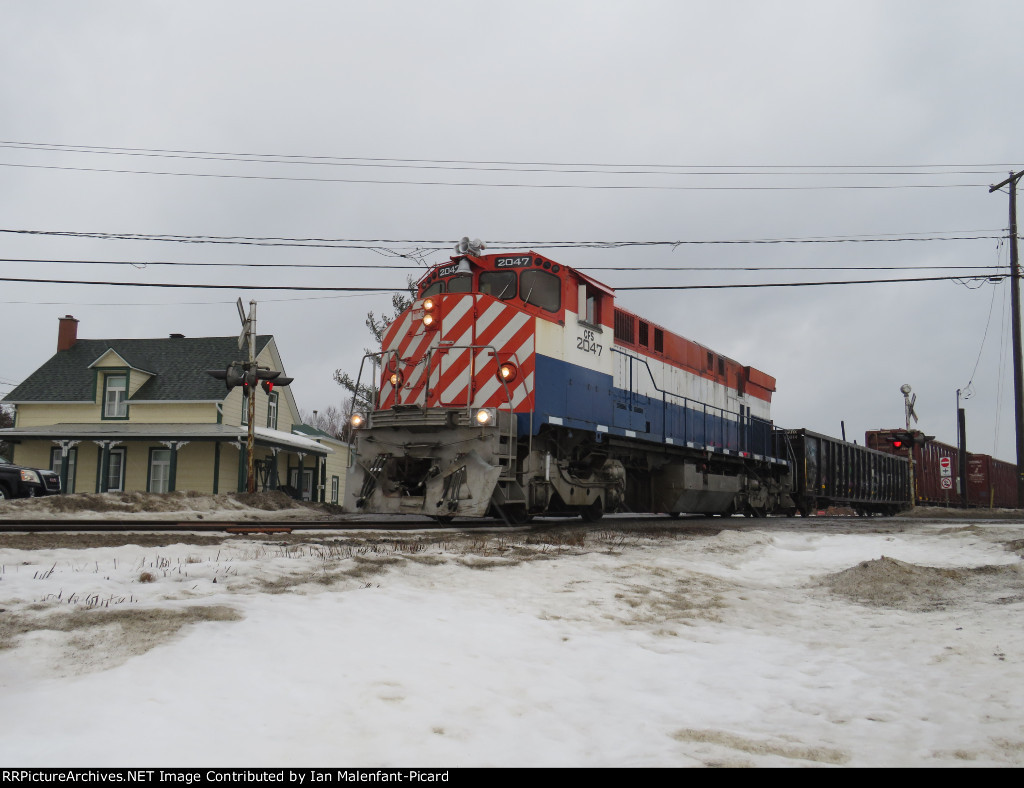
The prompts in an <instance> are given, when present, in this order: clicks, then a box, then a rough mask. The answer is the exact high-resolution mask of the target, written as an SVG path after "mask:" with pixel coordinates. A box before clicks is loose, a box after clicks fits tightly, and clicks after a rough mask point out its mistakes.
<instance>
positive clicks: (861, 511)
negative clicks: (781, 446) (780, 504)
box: [786, 429, 910, 515]
mask: <svg viewBox="0 0 1024 788" xmlns="http://www.w3.org/2000/svg"><path fill="white" fill-rule="evenodd" d="M786 434H787V435H788V436H789V439H790V442H791V445H792V446H793V448H794V453H795V454H796V466H795V473H794V480H793V481H794V493H793V496H794V498H795V500H796V502H797V508H798V509H799V511H800V513H801V514H804V515H807V514H811V513H812V512H814V511H816V510H818V509H824V508H827V507H830V506H835V507H846V508H850V509H853V511H854V513H855V514H858V515H870V514H895V513H896V512H898V511H899V510H900V509H904V508H906V507H907V506H908V504H909V502H910V473H909V462H908V460H906V459H905V458H903V457H897V456H896V455H893V454H888V453H886V452H882V451H876V450H874V449H870V448H866V447H864V446H857V445H856V444H853V443H847V442H845V441H841V440H837V439H836V438H830V437H828V436H826V435H819V434H817V433H814V432H810V431H808V430H805V429H800V430H787V433H786Z"/></svg>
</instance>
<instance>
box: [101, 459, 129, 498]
mask: <svg viewBox="0 0 1024 788" xmlns="http://www.w3.org/2000/svg"><path fill="white" fill-rule="evenodd" d="M102 451H103V449H100V452H101V455H102ZM107 492H124V449H111V450H110V467H109V469H108V470H107Z"/></svg>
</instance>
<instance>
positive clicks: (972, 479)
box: [967, 454, 1018, 509]
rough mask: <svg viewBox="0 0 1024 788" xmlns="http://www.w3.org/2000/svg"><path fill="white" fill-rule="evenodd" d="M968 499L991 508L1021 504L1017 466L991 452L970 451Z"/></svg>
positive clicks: (970, 503)
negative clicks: (996, 457) (991, 455)
mask: <svg viewBox="0 0 1024 788" xmlns="http://www.w3.org/2000/svg"><path fill="white" fill-rule="evenodd" d="M967 503H968V504H969V505H970V506H982V507H985V508H988V509H1015V508H1017V506H1018V501H1017V466H1016V465H1014V464H1013V463H1011V462H1004V461H1003V460H997V459H995V458H994V457H990V456H988V455H987V454H968V455H967Z"/></svg>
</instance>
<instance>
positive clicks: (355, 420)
mask: <svg viewBox="0 0 1024 788" xmlns="http://www.w3.org/2000/svg"><path fill="white" fill-rule="evenodd" d="M365 423H366V418H365V417H364V416H363V414H362V413H353V414H352V418H351V419H350V420H349V424H351V425H352V426H353V427H355V428H356V429H359V428H360V427H362V426H363V424H365Z"/></svg>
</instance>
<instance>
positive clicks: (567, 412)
mask: <svg viewBox="0 0 1024 788" xmlns="http://www.w3.org/2000/svg"><path fill="white" fill-rule="evenodd" d="M465 240H466V239H464V241H463V249H462V250H461V251H463V253H461V254H459V255H457V256H456V257H453V258H452V259H451V261H450V262H448V263H446V264H444V265H440V266H437V267H435V268H433V269H432V270H430V271H429V272H428V273H427V274H426V275H425V276H424V277H423V278H422V279H421V280H420V281H419V283H418V284H417V298H416V299H415V300H414V302H413V304H412V306H411V307H410V308H409V309H407V310H406V311H405V312H403V313H402V314H401V315H399V316H398V317H397V318H396V319H395V321H394V322H393V323H392V324H391V325H390V326H389V328H388V330H387V331H386V333H385V336H384V341H383V346H382V350H381V352H380V353H379V354H375V359H374V361H375V362H376V364H379V366H376V364H375V367H376V369H377V370H378V371H379V372H380V380H379V392H378V395H377V402H376V407H375V408H374V409H373V410H372V412H370V413H368V414H365V417H364V419H363V420H362V423H361V424H360V426H359V427H358V429H356V430H355V432H354V452H353V463H352V466H351V468H350V471H349V476H348V481H347V486H346V502H345V508H346V509H348V510H351V511H360V512H373V513H390V514H417V515H427V516H430V517H433V518H436V519H438V520H441V521H442V522H444V521H448V520H450V519H451V518H453V517H456V516H459V517H481V516H494V517H498V518H500V519H503V520H504V521H506V522H509V523H518V522H524V521H525V520H527V519H528V518H530V517H532V516H534V515H542V514H558V515H565V514H579V515H580V516H582V517H583V518H584V519H586V520H592V519H596V518H598V517H600V516H601V515H602V514H603V513H604V512H613V511H631V512H663V513H668V514H671V515H678V514H681V513H702V514H731V513H737V512H739V513H744V514H749V515H754V516H761V515H765V514H769V513H773V512H781V513H794V512H796V511H798V510H799V511H802V512H804V513H807V512H809V511H811V510H812V509H816V508H817V507H818V506H820V505H823V503H824V504H827V503H846V504H849V505H855V506H856V508H858V509H862V510H863V511H864V512H871V511H882V512H885V511H890V510H895V509H897V508H899V507H900V506H901V505H903V503H905V501H901V497H902V498H905V496H906V493H905V490H903V489H902V485H901V482H900V479H899V477H900V475H901V474H905V470H906V469H905V467H901V465H900V463H902V465H903V466H905V465H906V461H905V460H900V459H899V458H895V457H891V456H890V455H884V454H882V453H880V452H873V451H871V450H868V449H865V448H864V447H857V446H853V445H852V444H845V443H844V444H842V445H843V446H844V447H850V448H849V449H848V451H850V452H854V450H856V452H854V453H855V454H856V456H857V457H858V458H859V459H858V461H857V468H858V469H860V470H858V471H857V474H856V477H857V478H856V479H854V478H850V479H846V478H845V476H844V474H845V472H844V471H843V469H842V468H840V467H839V465H835V466H834V467H833V466H829V467H828V468H826V469H825V470H823V471H821V472H820V473H818V472H817V471H816V472H815V474H813V479H814V489H806V487H807V483H806V481H805V480H806V479H807V478H808V475H807V473H806V472H805V469H804V468H803V467H801V468H797V464H798V462H803V463H806V458H807V456H808V454H810V455H813V457H814V458H815V461H817V457H818V456H819V454H820V455H821V456H823V457H824V456H826V455H827V456H828V457H832V456H833V455H832V453H831V450H828V451H826V448H827V447H828V446H829V445H830V443H829V442H831V443H838V442H836V441H834V439H829V438H825V437H824V436H816V435H814V434H813V433H808V432H806V431H805V430H799V431H789V432H787V431H783V430H778V429H776V428H775V427H774V426H773V424H772V421H771V412H770V410H771V399H772V394H773V393H774V391H775V379H774V378H772V377H771V376H770V375H767V374H765V373H764V372H761V371H760V370H758V369H755V368H754V367H751V366H745V365H743V364H740V363H739V362H736V361H734V360H732V359H730V358H726V357H725V356H723V355H721V354H719V353H716V352H715V351H713V350H710V349H709V348H706V347H704V346H702V345H699V344H697V343H696V342H693V341H691V340H688V339H685V338H683V337H681V336H678V335H676V334H673V333H672V332H670V331H668V330H666V329H665V328H663V327H661V326H658V325H655V324H653V323H651V322H650V321H648V320H645V319H644V318H642V317H640V316H638V315H635V314H632V313H630V312H628V311H626V310H624V309H621V308H619V307H618V306H617V305H616V303H615V293H614V291H613V290H612V289H611V288H609V287H607V286H606V285H604V284H602V283H600V282H598V281H596V280H595V279H592V278H591V277H589V276H587V275H585V274H583V273H581V272H579V271H576V270H574V269H571V268H568V267H566V266H564V265H561V264H559V263H556V262H554V261H553V260H550V259H549V258H547V257H545V256H543V255H540V254H537V253H535V252H524V253H521V254H488V255H485V254H482V249H480V248H470V249H466V248H465ZM364 361H365V360H364ZM364 366H365V364H364ZM360 375H362V370H360ZM806 441H824V442H825V443H824V444H822V447H823V448H822V449H821V451H820V452H819V451H818V450H817V448H816V447H812V449H813V450H812V451H809V452H808V451H805V448H806V447H805V445H804V444H805V442H806ZM795 444H796V445H795ZM844 451H847V450H846V449H844ZM869 455H871V456H869ZM844 456H845V455H844ZM851 456H853V455H851ZM876 466H877V467H876ZM861 470H863V473H862V472H861ZM819 477H820V481H821V482H822V484H821V488H820V490H819V489H818V482H819ZM826 482H827V483H828V484H829V487H830V488H836V490H837V491H839V492H840V494H839V495H838V497H837V496H836V495H834V494H832V493H831V492H830V493H829V494H828V495H826V494H825V489H826ZM840 488H841V490H840Z"/></svg>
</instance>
